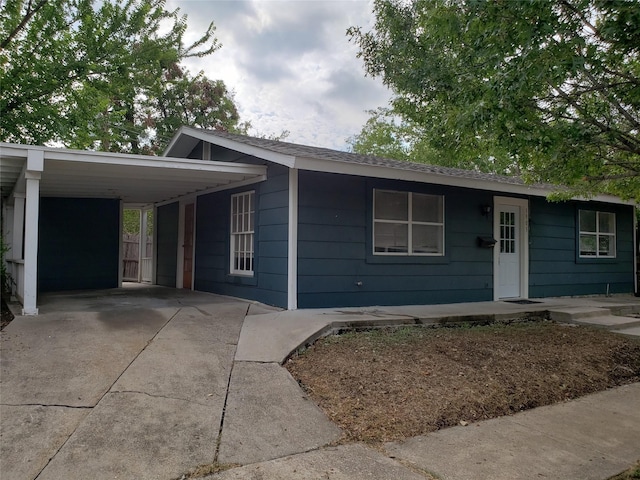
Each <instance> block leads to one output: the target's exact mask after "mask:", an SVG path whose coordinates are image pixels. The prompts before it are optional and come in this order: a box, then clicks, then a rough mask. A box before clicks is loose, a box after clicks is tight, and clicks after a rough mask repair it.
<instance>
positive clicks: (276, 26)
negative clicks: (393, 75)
mask: <svg viewBox="0 0 640 480" xmlns="http://www.w3.org/2000/svg"><path fill="white" fill-rule="evenodd" d="M176 7H179V8H180V10H181V12H182V13H185V14H187V15H188V30H187V41H189V40H193V39H195V38H197V37H198V36H199V35H201V34H202V32H204V31H205V29H206V28H207V26H208V24H209V22H211V21H214V23H215V25H216V27H217V30H216V37H217V38H218V39H219V41H220V42H221V43H222V45H223V46H222V48H221V49H220V50H219V51H218V52H216V53H214V54H213V55H211V56H209V57H206V58H203V59H190V60H189V61H188V62H187V67H188V68H189V69H190V70H192V72H194V73H195V72H197V71H200V70H203V71H204V72H205V74H206V75H207V76H208V77H210V78H212V79H222V80H224V82H225V83H226V85H227V87H228V88H229V89H231V90H232V91H234V92H235V98H236V103H237V104H238V107H239V110H240V115H241V117H242V119H243V120H249V121H251V123H252V125H253V127H254V128H255V130H257V131H258V132H260V133H262V134H279V133H280V132H281V131H283V130H289V131H290V132H291V133H290V135H289V137H288V139H287V140H288V141H292V142H297V143H304V144H308V145H317V146H324V147H329V148H338V149H344V148H345V146H346V143H345V139H346V138H347V137H349V136H351V135H353V134H355V133H358V132H359V131H360V128H361V127H362V125H363V124H364V122H365V121H366V119H367V117H368V115H367V113H366V110H369V109H374V108H376V107H378V106H382V105H386V103H387V102H388V99H389V97H390V93H389V91H388V90H387V89H386V88H385V87H383V86H382V82H381V81H380V80H377V79H375V80H374V79H371V78H368V77H365V76H364V69H363V66H362V62H361V61H360V60H359V59H357V58H356V54H357V47H356V46H355V45H353V44H352V43H349V41H348V38H347V36H346V30H347V28H348V27H349V26H352V25H358V26H363V27H364V28H367V27H368V26H370V24H371V22H372V14H371V4H370V3H369V2H368V1H364V0H340V1H335V0H333V1H331V0H329V1H327V0H306V1H303V0H298V1H281V0H251V1H249V0H235V1H231V0H225V1H218V0H215V1H182V0H180V1H178V0H170V1H169V3H168V8H176Z"/></svg>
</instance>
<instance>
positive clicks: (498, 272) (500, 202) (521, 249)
mask: <svg viewBox="0 0 640 480" xmlns="http://www.w3.org/2000/svg"><path fill="white" fill-rule="evenodd" d="M494 204H495V207H494V208H495V210H494V211H495V217H494V228H495V231H494V234H495V238H496V240H497V243H496V246H495V252H494V275H495V278H494V287H495V293H494V297H495V300H500V299H507V298H526V297H527V296H528V295H527V290H528V289H527V285H526V284H527V277H528V272H527V261H528V252H527V247H528V239H527V228H526V222H527V215H528V212H527V210H528V202H527V201H526V200H521V199H509V198H504V197H496V198H495V201H494Z"/></svg>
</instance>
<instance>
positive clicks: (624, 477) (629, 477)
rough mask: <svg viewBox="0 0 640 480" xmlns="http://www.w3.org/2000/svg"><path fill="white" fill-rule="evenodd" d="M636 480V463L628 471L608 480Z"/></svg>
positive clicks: (639, 470) (639, 468)
mask: <svg viewBox="0 0 640 480" xmlns="http://www.w3.org/2000/svg"><path fill="white" fill-rule="evenodd" d="M638 479H640V462H638V463H636V465H635V466H633V467H631V468H630V469H629V470H626V471H624V472H622V473H621V474H620V475H616V476H615V477H611V478H610V479H609V480H638Z"/></svg>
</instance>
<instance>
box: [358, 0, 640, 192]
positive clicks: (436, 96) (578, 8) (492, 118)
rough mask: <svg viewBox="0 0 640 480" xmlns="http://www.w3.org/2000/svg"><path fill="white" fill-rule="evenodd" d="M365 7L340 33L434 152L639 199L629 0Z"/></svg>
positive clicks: (393, 2)
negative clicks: (364, 22)
mask: <svg viewBox="0 0 640 480" xmlns="http://www.w3.org/2000/svg"><path fill="white" fill-rule="evenodd" d="M374 13H375V16H376V22H375V26H374V28H373V30H371V31H370V32H363V31H362V30H361V29H360V28H357V27H352V28H350V29H349V31H348V35H349V36H350V38H351V39H352V40H353V41H355V42H356V43H357V44H358V46H359V48H360V52H359V56H360V57H361V58H362V59H363V60H364V63H365V67H366V71H367V73H368V74H369V75H372V76H379V77H381V78H382V79H383V81H384V83H385V84H386V85H388V86H389V87H391V88H392V89H393V90H394V92H395V97H394V99H393V102H392V106H393V108H392V113H393V114H394V115H397V116H400V117H401V118H402V119H403V121H404V122H406V123H408V124H411V125H416V126H419V132H420V134H421V135H422V136H424V137H425V138H426V140H425V141H426V143H427V144H428V146H429V148H430V149H434V150H435V151H437V152H438V155H437V157H438V158H440V159H446V161H451V162H454V163H456V164H460V165H463V166H467V165H466V164H468V163H469V162H471V163H472V164H473V165H474V168H479V169H480V170H488V171H491V169H492V168H491V167H492V164H495V171H498V172H505V171H507V172H509V171H519V172H520V173H521V174H523V175H524V176H525V177H526V178H527V179H529V180H535V181H545V182H552V183H559V184H566V185H569V186H570V187H572V189H573V192H574V193H576V194H581V195H591V194H594V193H598V192H609V193H614V194H618V195H621V196H623V197H625V198H633V199H636V200H640V57H639V55H640V4H638V3H637V2H632V1H628V2H625V1H616V2H611V1H605V0H561V1H559V2H550V1H548V0H531V1H527V2H524V1H521V2H514V1H513V2H503V1H497V0H492V1H479V0H465V1H450V0H411V1H405V0H375V2H374ZM368 127H369V125H365V128H364V129H363V132H362V133H361V134H360V136H362V135H364V136H365V139H363V140H358V142H359V143H366V142H365V140H366V137H367V136H369V133H370V132H368V131H367V128H368ZM436 160H437V159H436ZM441 161H442V160H441Z"/></svg>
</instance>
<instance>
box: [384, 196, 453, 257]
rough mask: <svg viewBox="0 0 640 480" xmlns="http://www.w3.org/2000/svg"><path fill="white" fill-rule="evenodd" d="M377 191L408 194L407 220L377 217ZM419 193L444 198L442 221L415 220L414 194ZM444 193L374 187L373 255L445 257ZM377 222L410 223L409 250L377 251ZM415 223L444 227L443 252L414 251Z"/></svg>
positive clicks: (443, 199)
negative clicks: (435, 193)
mask: <svg viewBox="0 0 640 480" xmlns="http://www.w3.org/2000/svg"><path fill="white" fill-rule="evenodd" d="M376 192H389V193H403V194H405V195H407V196H408V201H407V208H408V210H409V211H408V216H407V220H382V219H376ZM414 193H415V194H418V195H431V196H433V197H440V198H441V199H442V222H419V221H414V220H413V195H414ZM444 201H445V198H444V195H434V194H427V193H425V194H422V193H419V192H408V191H401V190H387V189H376V188H374V189H373V214H372V216H371V217H372V223H373V225H372V227H373V228H372V229H371V234H372V239H371V245H372V249H373V255H379V256H387V257H444V255H445V243H444V240H445V234H444V224H445V221H444V220H445V217H444V213H445V207H444ZM376 223H390V224H396V225H397V224H403V225H408V233H407V235H408V238H407V252H376ZM413 225H429V226H436V227H442V238H441V242H442V252H438V253H415V252H413Z"/></svg>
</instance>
